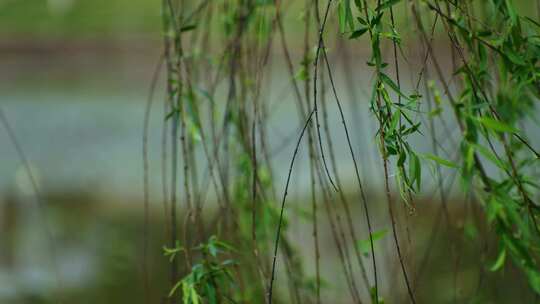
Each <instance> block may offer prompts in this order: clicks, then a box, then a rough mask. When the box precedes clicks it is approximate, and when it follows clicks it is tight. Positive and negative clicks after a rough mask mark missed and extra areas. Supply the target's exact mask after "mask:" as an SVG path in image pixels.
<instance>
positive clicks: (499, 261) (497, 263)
mask: <svg viewBox="0 0 540 304" xmlns="http://www.w3.org/2000/svg"><path fill="white" fill-rule="evenodd" d="M504 261H506V249H504V248H503V249H502V250H501V252H499V256H498V257H497V260H496V261H495V263H494V264H493V265H492V266H491V267H490V268H489V270H490V271H493V272H495V271H497V270H499V269H501V268H502V267H503V265H504Z"/></svg>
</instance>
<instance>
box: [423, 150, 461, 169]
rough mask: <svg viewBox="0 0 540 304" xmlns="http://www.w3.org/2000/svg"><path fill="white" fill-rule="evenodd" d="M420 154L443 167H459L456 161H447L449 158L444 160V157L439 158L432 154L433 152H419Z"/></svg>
mask: <svg viewBox="0 0 540 304" xmlns="http://www.w3.org/2000/svg"><path fill="white" fill-rule="evenodd" d="M420 156H422V157H423V158H426V159H429V160H432V161H434V162H436V163H438V164H439V165H443V166H445V167H450V168H459V166H458V165H457V164H456V163H454V162H451V161H449V160H446V159H444V158H440V157H438V156H437V155H433V154H430V153H426V154H420Z"/></svg>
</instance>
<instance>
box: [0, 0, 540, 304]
mask: <svg viewBox="0 0 540 304" xmlns="http://www.w3.org/2000/svg"><path fill="white" fill-rule="evenodd" d="M190 1H191V0H190ZM521 2H522V6H523V7H524V8H526V7H527V5H528V3H527V1H521ZM160 5H161V1H151V0H113V1H111V0H107V1H106V0H92V1H87V0H0V107H1V109H2V111H3V113H4V115H5V117H6V118H7V120H8V121H9V124H10V126H11V131H12V132H13V134H14V135H15V136H16V137H17V140H18V143H19V146H20V148H21V149H22V151H23V152H24V154H25V156H26V159H27V160H28V164H29V166H30V169H31V171H32V173H33V176H34V179H35V180H36V182H37V187H38V189H39V195H38V196H37V197H36V193H35V191H34V188H33V187H32V183H31V181H30V179H29V177H28V175H27V170H26V168H25V164H24V162H23V161H22V160H21V155H20V154H19V152H18V151H17V148H16V146H15V145H14V143H13V142H12V140H11V139H10V136H9V133H8V131H7V130H6V129H5V127H3V128H0V303H15V304H19V303H52V301H53V300H52V299H54V293H55V290H57V289H58V288H57V286H56V284H57V281H58V280H57V278H58V277H60V278H61V282H62V286H61V288H60V290H61V292H62V293H64V296H65V297H66V298H67V299H69V303H142V302H143V298H144V297H143V296H142V292H143V291H142V288H141V246H142V238H141V235H142V218H143V213H142V210H143V209H142V206H143V202H142V197H143V192H142V179H143V167H142V132H143V117H144V110H145V103H146V101H147V99H148V95H149V91H150V82H151V78H152V74H153V73H154V70H155V68H156V65H157V63H158V61H159V57H160V52H161V50H162V47H161V45H162V36H161V15H160V14H161V12H160ZM300 14H301V12H300V8H299V7H296V6H295V5H292V7H291V9H290V10H289V12H288V13H287V14H286V15H285V22H286V25H288V28H289V29H290V30H289V31H288V35H289V37H291V47H292V49H293V50H294V49H295V41H296V40H299V39H295V37H298V35H300V29H298V27H299V26H300V25H301V22H300V21H299V16H300ZM335 32H336V31H335V30H334V34H332V35H334V36H337V35H336V34H335ZM405 34H407V35H411V36H414V33H405ZM333 38H335V37H333ZM441 41H444V38H441ZM436 46H437V44H436ZM332 47H334V49H337V48H338V47H339V44H338V43H333V44H332V46H331V47H330V56H331V58H332V61H333V62H335V64H334V67H335V69H336V72H335V74H336V79H337V85H338V87H339V88H348V90H349V91H347V92H349V93H348V95H347V96H344V98H349V99H350V98H353V97H356V98H359V99H362V98H364V97H366V96H368V93H367V92H366V90H368V88H369V81H370V79H371V75H370V71H369V70H368V69H366V68H365V61H366V59H365V58H367V56H368V50H367V49H366V48H365V46H363V45H361V44H360V45H356V46H355V47H354V48H352V49H351V52H352V56H357V57H361V58H364V59H362V60H358V61H355V62H354V65H353V66H352V68H353V69H354V70H355V75H356V76H355V77H357V78H355V79H354V80H353V84H354V90H353V91H351V90H350V86H348V85H347V81H350V79H345V78H344V77H343V76H342V75H341V73H340V71H342V69H343V65H342V62H341V61H340V56H341V55H339V53H338V52H333V51H332ZM413 51H414V49H413ZM439 51H440V52H442V53H444V52H448V50H447V49H446V48H445V47H444V43H443V42H441V43H440V46H439ZM300 52H301V49H300V50H298V54H294V53H293V55H294V56H295V62H297V63H299V62H300V60H301V59H300V58H299V57H300ZM416 55H417V58H416V59H415V58H413V59H412V61H411V63H410V65H411V66H415V61H414V60H421V56H420V55H421V52H420V50H418V52H417V54H416ZM272 56H275V57H277V59H276V62H277V64H276V65H274V66H272V68H271V69H272V72H271V75H272V77H271V78H272V79H273V80H272V81H271V83H270V89H269V90H268V91H269V94H270V96H269V98H268V99H269V100H270V101H269V102H272V103H274V105H275V106H273V107H272V109H273V114H272V116H271V117H272V118H271V123H270V125H271V126H272V127H271V128H270V133H269V137H270V144H271V146H272V148H271V149H270V150H271V151H273V155H272V157H273V158H275V160H274V166H275V168H274V169H275V171H276V172H278V173H279V174H278V175H279V177H278V180H277V181H276V185H277V187H281V185H282V184H283V180H284V178H285V172H286V170H287V166H288V160H289V159H290V156H291V152H292V149H293V146H292V144H293V142H294V136H295V135H296V134H297V130H298V127H299V124H300V122H299V121H298V118H297V116H296V114H295V113H294V109H295V107H294V103H293V95H292V90H291V88H290V86H289V84H288V82H287V79H286V77H283V75H286V72H285V71H286V70H285V66H284V64H283V62H281V63H280V61H279V56H281V53H280V52H279V50H278V49H277V48H276V50H273V51H272ZM416 64H419V63H418V61H417V63H416ZM447 64H448V62H447ZM349 68H351V67H349ZM403 73H404V74H405V75H409V74H411V73H413V72H411V71H407V70H406V69H405V71H403ZM163 91H164V90H163V81H159V82H158V87H157V89H156V94H155V95H154V98H155V100H163V98H164V94H163ZM342 91H346V90H342ZM364 99H366V98H364ZM160 104H161V103H160ZM360 105H361V106H360V107H359V108H358V109H355V108H352V107H350V106H349V105H347V111H346V112H347V113H348V115H350V118H351V126H352V128H353V130H354V134H355V136H354V138H353V140H354V145H355V147H358V151H359V155H360V160H361V163H362V164H364V165H363V166H362V172H363V175H364V176H365V177H366V183H367V185H368V190H369V191H368V192H369V193H370V197H372V199H373V200H375V201H377V200H378V201H380V204H379V205H380V207H379V208H377V207H375V210H374V213H375V217H376V218H380V220H379V221H378V222H376V223H375V225H378V226H379V227H384V226H385V223H387V222H386V220H385V216H386V209H384V208H383V206H384V205H385V202H384V200H383V199H382V198H381V199H379V197H382V194H381V193H382V192H381V181H382V179H381V178H382V177H381V175H380V171H378V169H379V168H380V159H379V158H378V154H377V149H376V144H375V140H374V134H375V124H374V119H373V118H372V117H371V116H370V114H369V109H368V106H367V101H366V102H364V103H360ZM362 105H365V106H364V107H362ZM163 116H164V113H163V109H162V107H161V106H156V108H155V110H154V111H153V112H152V116H151V118H152V119H151V123H150V133H151V134H153V136H151V138H150V142H149V147H150V161H151V164H152V168H151V172H150V177H151V178H150V183H151V198H152V199H151V206H152V208H151V213H150V214H151V227H152V229H151V230H150V233H151V234H150V235H151V237H150V248H152V249H151V252H150V259H151V265H152V268H151V269H152V280H153V281H152V286H153V287H152V296H153V298H155V299H159V298H163V296H165V295H166V294H167V292H168V289H167V288H168V285H167V283H166V280H167V272H166V269H167V268H166V267H167V258H165V257H163V252H162V245H163V244H164V243H165V241H164V221H163V217H162V214H163V212H162V209H161V205H160V201H159V199H160V197H159V195H158V192H159V191H158V189H159V187H160V180H159V172H158V170H157V169H156V168H157V167H158V166H159V165H158V164H159V159H160V149H159V147H160V141H159V140H160V138H159V134H160V132H161V128H162V126H163ZM370 117H371V118H370ZM330 122H332V123H335V125H338V123H339V118H338V116H337V114H335V115H334V114H331V115H330ZM331 132H332V134H335V136H334V138H335V145H336V146H343V145H344V144H345V139H344V137H343V134H342V133H340V131H339V129H338V128H334V129H333V130H332V131H331ZM415 141H416V143H417V144H418V146H419V147H420V149H422V147H429V142H427V141H426V140H425V139H423V138H421V137H420V138H417V139H415ZM533 141H536V142H538V138H533ZM337 153H338V154H337V156H338V166H339V167H340V172H343V175H344V176H345V178H343V179H344V180H345V181H346V182H347V183H349V184H350V185H351V189H353V188H354V187H352V186H354V180H353V179H352V176H353V175H352V174H353V171H352V168H351V166H350V164H349V159H348V156H347V155H348V154H347V151H346V149H342V150H340V151H338V152H337ZM308 174H309V172H308V167H307V166H306V165H305V164H304V165H302V163H301V162H300V164H299V166H298V168H297V174H295V176H294V179H295V187H294V189H293V192H294V193H292V197H293V199H292V200H293V201H296V204H293V207H292V211H291V213H293V214H296V215H298V217H297V219H296V221H295V222H294V223H292V225H293V228H295V229H290V230H291V231H292V232H291V237H292V238H293V240H296V241H298V243H299V244H302V241H304V242H305V241H306V239H308V237H307V236H310V231H309V225H310V224H309V223H308V222H307V221H304V220H302V217H301V216H300V215H301V214H302V212H303V211H304V207H303V205H302V202H303V201H304V200H305V197H306V194H307V193H308V191H307V190H306V189H305V188H306V187H305V186H306V185H307V183H308V178H307V176H308ZM347 177H351V179H350V181H349V179H347ZM426 180H427V181H428V183H429V182H430V181H429V180H430V177H429V176H426ZM428 189H429V187H428ZM351 191H352V190H351ZM427 192H428V193H425V194H423V195H422V197H421V200H420V202H419V206H421V207H422V208H419V210H422V211H419V214H417V215H416V216H417V217H418V218H422V220H417V219H416V220H415V224H414V227H411V231H413V233H414V238H415V240H416V242H415V246H414V247H412V248H409V252H422V253H423V252H424V249H425V248H424V246H425V243H427V242H428V241H429V237H430V235H431V234H430V232H432V230H433V229H434V227H436V226H435V225H434V224H436V222H437V221H440V217H438V213H437V210H439V209H438V206H439V205H438V202H437V201H436V199H435V198H434V196H433V193H432V191H431V192H430V191H427ZM350 195H351V197H352V198H353V199H354V198H355V197H356V196H355V193H354V192H351V194H350ZM467 206H469V205H468V204H467V202H466V201H465V199H464V198H463V197H462V196H460V194H459V191H454V195H453V204H452V205H451V211H452V213H453V215H455V217H456V218H458V219H459V217H460V214H462V213H464V212H465V210H466V209H467V208H468V207H467ZM379 209H380V210H379ZM354 211H355V212H356V211H358V212H360V211H359V210H354ZM358 214H360V213H358ZM361 218H362V217H361V216H360V215H359V216H358V217H355V221H358V223H359V224H358V228H359V229H360V227H363V226H362V224H361ZM450 226H451V228H449V229H442V228H441V229H442V232H441V233H440V234H439V235H438V237H437V240H435V241H432V243H430V244H432V249H431V250H432V251H433V252H432V253H431V254H432V258H431V259H430V262H429V264H427V265H426V266H425V267H424V268H425V269H426V270H423V271H425V272H426V273H425V274H423V277H424V278H426V279H424V280H422V279H420V278H419V279H418V286H419V288H418V292H419V294H420V296H419V297H420V298H421V299H424V302H425V303H449V302H452V301H456V299H458V298H459V297H460V294H458V295H456V294H455V290H458V292H459V293H463V294H470V293H474V292H479V293H481V294H483V299H484V300H483V302H482V301H481V303H534V296H533V295H531V294H530V292H528V291H525V290H527V288H526V283H525V282H524V281H522V280H521V279H519V277H518V276H516V274H515V273H514V271H513V270H512V269H511V268H510V270H508V271H507V272H505V273H504V274H501V275H500V276H498V277H495V278H494V279H493V280H492V281H490V282H489V283H484V284H483V285H482V286H483V287H481V289H482V290H480V291H475V288H478V285H477V282H478V280H479V278H478V268H479V267H484V266H483V265H478V260H479V259H480V260H482V259H483V260H489V259H494V258H495V257H496V245H495V244H494V242H492V241H491V240H488V241H485V242H483V243H482V244H480V243H479V242H478V239H477V238H476V237H477V235H478V234H479V233H481V232H479V231H477V230H476V228H474V226H473V225H471V224H470V223H468V222H466V221H459V220H457V221H456V222H455V223H452V224H451V225H450ZM437 229H439V228H437ZM455 235H459V236H460V238H459V239H460V241H459V242H457V243H453V242H454V240H456V236H455ZM463 235H465V237H463ZM321 237H322V239H323V242H324V245H323V247H328V248H332V246H333V245H332V244H333V243H332V241H331V236H330V235H329V233H327V234H326V235H325V234H323V235H322V236H321ZM387 238H388V237H387ZM383 243H384V244H386V245H384V244H381V247H380V248H381V249H382V248H388V252H387V253H385V250H382V253H381V256H387V258H388V261H391V262H389V263H388V264H383V265H382V266H381V268H382V272H383V274H382V277H383V279H382V280H383V282H385V284H382V285H384V286H385V287H384V288H385V290H386V292H387V293H392V292H395V294H396V296H395V299H393V301H392V299H388V300H389V302H390V303H399V301H400V300H399V299H400V294H404V290H403V286H402V283H401V282H400V280H399V269H398V268H397V264H396V263H395V260H392V257H391V256H392V254H391V251H390V250H391V248H392V246H391V242H390V239H389V238H388V240H383ZM449 243H450V245H449ZM486 244H490V246H491V245H492V246H493V250H492V251H491V254H488V256H485V257H478V256H477V251H476V249H477V248H478V247H479V246H484V245H486ZM430 246H431V245H430ZM300 247H302V246H300ZM449 248H450V250H454V251H458V252H460V256H461V260H459V261H455V260H448V259H447V255H446V253H447V250H448V249H449ZM307 251H308V250H306V253H305V254H304V256H305V257H306V259H307V261H311V260H310V259H311V256H310V254H311V253H309V252H307ZM486 252H488V253H490V251H489V250H488V251H486ZM53 254H54V255H55V256H56V258H55V259H52V257H51V255H53ZM410 256H414V254H410ZM323 257H325V258H326V259H324V261H325V262H324V263H323V273H324V274H325V281H326V282H327V286H329V287H328V291H325V294H326V295H328V297H330V298H332V299H334V300H335V301H337V302H334V303H340V302H339V299H340V297H341V295H342V294H344V293H345V292H346V291H345V287H344V285H345V284H344V282H343V279H342V277H341V276H340V275H339V271H336V265H337V258H336V253H335V251H334V250H333V249H332V250H331V249H328V250H325V252H323ZM54 260H56V262H55V261H54ZM392 261H393V262H392ZM456 265H459V267H458V266H456ZM306 268H307V269H308V271H312V269H311V268H312V266H310V262H306ZM457 268H459V271H457V272H456V271H455V270H456V269H457ZM486 280H487V279H486ZM447 286H452V288H446V287H447ZM454 286H457V288H453V287H454ZM502 286H504V288H502ZM484 289H485V290H484ZM336 299H337V300H336ZM516 299H518V300H516ZM459 302H460V301H457V302H455V303H459ZM156 303H158V302H156ZM328 303H330V302H328ZM462 303H464V302H462Z"/></svg>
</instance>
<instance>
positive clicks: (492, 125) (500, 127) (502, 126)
mask: <svg viewBox="0 0 540 304" xmlns="http://www.w3.org/2000/svg"><path fill="white" fill-rule="evenodd" d="M478 121H479V122H480V123H481V124H482V125H483V126H484V127H486V128H488V129H491V130H493V131H498V132H507V133H517V132H519V131H518V130H517V129H516V128H514V127H512V126H510V125H508V124H506V123H504V122H502V121H500V120H496V119H493V118H489V117H480V118H478Z"/></svg>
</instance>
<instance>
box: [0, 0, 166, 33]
mask: <svg viewBox="0 0 540 304" xmlns="http://www.w3.org/2000/svg"><path fill="white" fill-rule="evenodd" d="M160 5H161V3H160V2H159V1H148V0H115V1H107V0H95V1H79V0H32V1H18V0H4V1H2V2H0V27H1V29H0V34H1V35H11V37H12V38H18V37H21V38H22V37H36V38H55V37H71V38H88V37H90V38H120V37H121V36H122V35H127V34H137V35H141V34H155V33H159V32H160V30H161V27H160V24H161V21H160V16H161V13H160V10H161V8H160Z"/></svg>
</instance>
